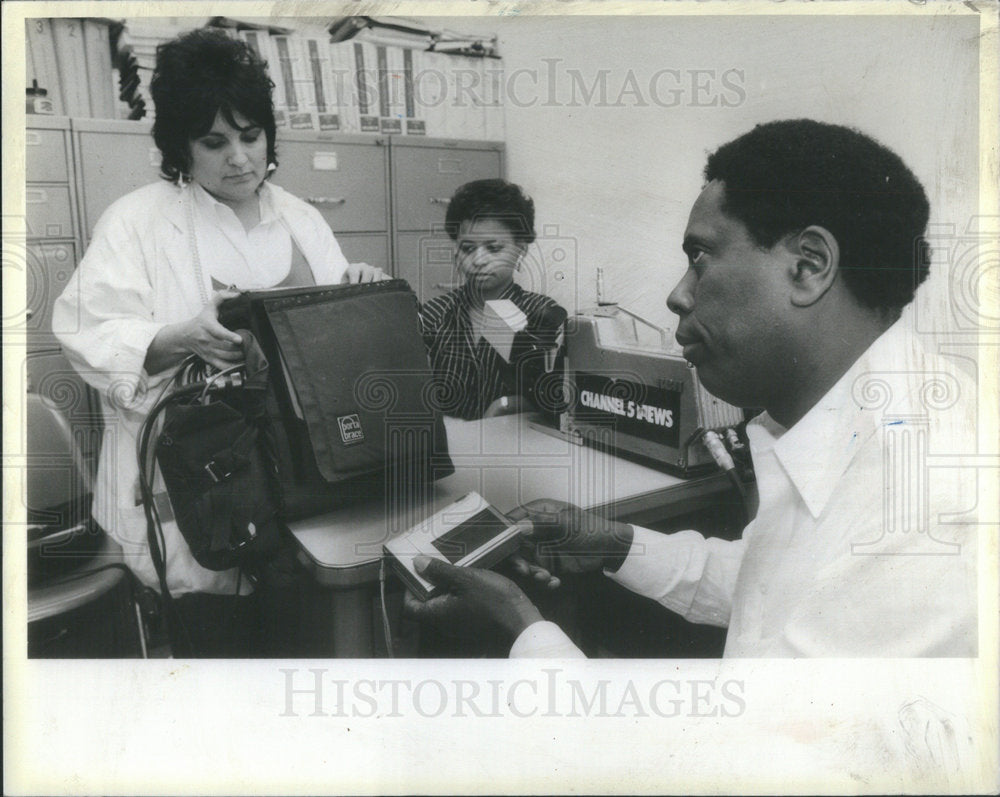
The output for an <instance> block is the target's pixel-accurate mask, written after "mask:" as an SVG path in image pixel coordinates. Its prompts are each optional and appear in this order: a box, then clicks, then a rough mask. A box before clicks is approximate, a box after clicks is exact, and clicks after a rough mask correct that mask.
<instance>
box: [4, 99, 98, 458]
mask: <svg viewBox="0 0 1000 797" xmlns="http://www.w3.org/2000/svg"><path fill="white" fill-rule="evenodd" d="M71 130H72V125H71V122H70V120H69V119H68V118H65V117H45V116H29V117H28V119H27V126H26V130H25V173H26V174H25V176H26V184H25V232H26V236H25V271H26V274H25V282H26V296H25V308H26V309H25V320H24V325H23V327H22V328H21V330H17V329H16V328H14V329H11V328H10V327H8V329H7V330H6V332H7V333H8V334H16V332H17V331H23V334H24V340H25V344H26V357H25V364H24V369H23V371H22V379H23V386H24V389H25V390H26V391H27V392H30V393H38V394H40V395H42V396H43V397H44V398H45V400H46V403H47V404H49V405H50V406H53V407H55V408H56V409H57V410H59V412H61V413H62V414H63V416H64V417H65V418H66V419H67V420H68V421H69V423H70V427H71V429H72V432H73V436H74V439H75V440H76V443H77V445H78V447H79V449H80V451H81V453H82V455H83V456H84V458H85V460H86V461H87V462H88V464H89V465H90V466H91V467H93V466H94V465H95V464H96V461H97V456H98V453H99V452H100V435H101V426H102V422H101V409H100V400H99V398H98V396H97V393H96V392H95V391H94V390H93V389H91V388H90V387H89V386H88V385H87V384H86V383H85V382H84V381H83V379H81V378H80V376H79V374H77V372H76V371H75V370H74V369H73V368H72V366H71V365H70V364H69V362H68V361H67V360H66V358H65V356H64V355H63V353H62V352H61V351H60V348H59V341H58V339H57V338H56V337H55V331H65V332H69V331H72V329H71V328H68V329H64V330H53V328H52V305H53V303H54V302H55V300H56V299H57V298H58V297H59V295H60V294H61V293H62V291H63V289H64V288H65V287H66V284H67V283H68V282H69V279H70V277H71V276H72V274H73V271H74V269H75V268H76V265H77V263H78V262H79V259H80V253H81V252H82V251H83V244H82V241H81V239H80V234H79V230H80V228H79V224H78V222H77V220H78V218H79V208H78V199H77V182H76V177H77V175H76V171H75V169H74V160H75V158H74V150H73V139H72V136H71ZM64 323H65V324H67V325H69V327H72V325H73V323H74V322H73V319H69V320H68V321H65V322H64ZM28 453H29V454H30V453H31V452H28Z"/></svg>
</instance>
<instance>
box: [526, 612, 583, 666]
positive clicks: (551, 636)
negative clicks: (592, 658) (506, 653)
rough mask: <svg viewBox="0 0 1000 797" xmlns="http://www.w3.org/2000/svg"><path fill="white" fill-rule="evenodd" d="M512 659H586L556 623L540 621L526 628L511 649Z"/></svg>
mask: <svg viewBox="0 0 1000 797" xmlns="http://www.w3.org/2000/svg"><path fill="white" fill-rule="evenodd" d="M510 658H512V659H585V658H586V656H584V655H583V651H581V650H580V649H579V648H578V647H577V646H576V645H574V644H573V642H572V641H571V640H570V638H569V637H568V636H566V634H565V633H563V630H562V629H561V628H560V627H559V626H557V625H556V624H555V623H550V622H548V621H547V620H539V621H538V622H536V623H532V624H531V625H529V626H528V627H527V628H525V629H524V630H523V631H522V632H521V633H520V634H519V635H518V637H517V639H515V640H514V644H513V645H512V646H511V649H510Z"/></svg>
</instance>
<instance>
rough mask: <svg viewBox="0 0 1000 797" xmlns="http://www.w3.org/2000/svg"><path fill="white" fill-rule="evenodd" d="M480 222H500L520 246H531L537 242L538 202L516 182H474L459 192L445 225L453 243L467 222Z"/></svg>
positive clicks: (453, 200) (453, 201)
mask: <svg viewBox="0 0 1000 797" xmlns="http://www.w3.org/2000/svg"><path fill="white" fill-rule="evenodd" d="M480 219H493V220H494V221H499V222H500V223H501V224H503V225H504V226H505V227H506V228H507V229H508V230H510V234H511V235H513V236H514V240H515V241H517V242H518V243H522V244H525V245H527V244H530V243H531V242H532V241H534V240H535V203H534V202H532V200H531V197H528V196H525V195H524V192H523V191H521V187H520V186H518V185H515V184H514V183H508V182H507V181H506V180H500V179H492V180H473V181H472V182H471V183H466V184H465V185H463V186H461V187H460V188H459V189H458V190H457V191H456V192H455V195H454V196H453V197H452V198H451V201H450V202H449V203H448V212H447V213H446V214H445V222H444V223H445V229H446V230H447V231H448V235H449V236H451V240H453V241H454V240H456V239H457V238H458V232H459V228H460V227H461V226H462V222H463V221H469V222H476V221H479V220H480Z"/></svg>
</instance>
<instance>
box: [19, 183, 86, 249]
mask: <svg viewBox="0 0 1000 797" xmlns="http://www.w3.org/2000/svg"><path fill="white" fill-rule="evenodd" d="M24 210H25V214H26V215H27V232H28V237H29V238H72V237H73V229H74V227H73V209H72V206H71V205H70V199H69V186H66V185H33V184H32V185H28V186H27V187H26V188H25V192H24Z"/></svg>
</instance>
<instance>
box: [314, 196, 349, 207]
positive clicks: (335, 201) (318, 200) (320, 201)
mask: <svg viewBox="0 0 1000 797" xmlns="http://www.w3.org/2000/svg"><path fill="white" fill-rule="evenodd" d="M306 202H308V203H309V204H310V205H343V204H344V203H345V202H347V198H346V197H342V196H311V197H307V198H306Z"/></svg>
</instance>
